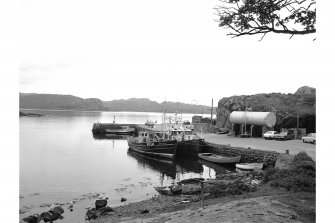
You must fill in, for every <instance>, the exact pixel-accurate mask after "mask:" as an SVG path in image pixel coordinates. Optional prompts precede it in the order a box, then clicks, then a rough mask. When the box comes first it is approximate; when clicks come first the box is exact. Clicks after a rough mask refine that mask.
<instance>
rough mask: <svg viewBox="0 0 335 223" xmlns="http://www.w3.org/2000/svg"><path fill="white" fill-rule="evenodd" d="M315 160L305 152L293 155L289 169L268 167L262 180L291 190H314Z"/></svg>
mask: <svg viewBox="0 0 335 223" xmlns="http://www.w3.org/2000/svg"><path fill="white" fill-rule="evenodd" d="M315 174H316V171H315V162H314V161H313V159H312V158H311V157H309V156H308V155H307V154H306V153H305V152H300V153H298V154H297V155H295V156H294V159H293V162H292V165H291V168H290V169H277V168H270V169H268V170H266V171H265V173H264V177H263V182H264V183H268V184H270V185H271V186H275V187H284V188H286V189H287V190H293V191H315V186H316V180H315V176H316V175H315Z"/></svg>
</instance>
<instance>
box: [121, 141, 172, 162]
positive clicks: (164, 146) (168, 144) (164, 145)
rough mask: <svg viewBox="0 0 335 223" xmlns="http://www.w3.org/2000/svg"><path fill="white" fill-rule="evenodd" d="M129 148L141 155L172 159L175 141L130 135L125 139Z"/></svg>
mask: <svg viewBox="0 0 335 223" xmlns="http://www.w3.org/2000/svg"><path fill="white" fill-rule="evenodd" d="M127 142H128V146H129V149H130V150H132V151H134V152H137V153H141V154H143V155H148V156H155V157H162V158H169V159H172V158H174V157H175V155H176V149H177V141H175V140H160V141H158V140H153V139H149V138H141V137H130V138H128V139H127Z"/></svg>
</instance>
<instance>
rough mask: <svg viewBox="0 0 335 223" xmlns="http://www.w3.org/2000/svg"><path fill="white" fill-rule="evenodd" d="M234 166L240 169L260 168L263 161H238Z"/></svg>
mask: <svg viewBox="0 0 335 223" xmlns="http://www.w3.org/2000/svg"><path fill="white" fill-rule="evenodd" d="M236 168H238V169H241V170H261V169H262V168H263V163H239V164H236Z"/></svg>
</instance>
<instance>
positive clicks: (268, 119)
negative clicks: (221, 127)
mask: <svg viewBox="0 0 335 223" xmlns="http://www.w3.org/2000/svg"><path fill="white" fill-rule="evenodd" d="M229 120H230V122H231V123H232V124H245V123H246V124H247V125H261V126H267V127H269V128H272V127H273V126H274V125H275V124H276V115H275V114H274V113H273V112H244V111H233V112H232V113H231V114H230V117H229Z"/></svg>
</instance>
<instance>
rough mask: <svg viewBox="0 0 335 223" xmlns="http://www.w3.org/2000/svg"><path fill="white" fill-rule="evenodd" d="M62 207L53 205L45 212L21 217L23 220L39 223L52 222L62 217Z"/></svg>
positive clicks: (29, 222)
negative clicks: (41, 222) (42, 222)
mask: <svg viewBox="0 0 335 223" xmlns="http://www.w3.org/2000/svg"><path fill="white" fill-rule="evenodd" d="M63 213H64V209H63V208H62V207H61V206H57V207H54V208H52V209H50V210H49V211H47V212H43V213H41V214H40V215H39V214H34V215H31V216H28V217H26V218H24V219H23V221H25V222H28V223H39V222H40V221H42V220H43V221H44V222H50V223H53V222H54V221H56V220H58V219H63V218H64V217H63V216H62V214H63Z"/></svg>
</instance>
